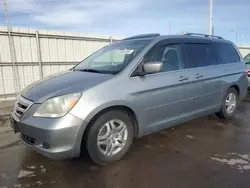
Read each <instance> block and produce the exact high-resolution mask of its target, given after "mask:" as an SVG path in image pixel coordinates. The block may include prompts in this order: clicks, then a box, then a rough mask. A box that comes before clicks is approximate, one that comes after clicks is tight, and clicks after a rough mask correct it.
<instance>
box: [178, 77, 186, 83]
mask: <svg viewBox="0 0 250 188" xmlns="http://www.w3.org/2000/svg"><path fill="white" fill-rule="evenodd" d="M185 80H188V77H184V76H180V78H179V81H180V82H182V81H185Z"/></svg>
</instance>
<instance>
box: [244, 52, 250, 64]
mask: <svg viewBox="0 0 250 188" xmlns="http://www.w3.org/2000/svg"><path fill="white" fill-rule="evenodd" d="M244 60H245V61H246V64H250V53H249V54H248V55H247V56H246V57H244Z"/></svg>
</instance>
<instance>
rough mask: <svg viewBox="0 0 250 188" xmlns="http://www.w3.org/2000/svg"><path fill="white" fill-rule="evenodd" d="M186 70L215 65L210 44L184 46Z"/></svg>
mask: <svg viewBox="0 0 250 188" xmlns="http://www.w3.org/2000/svg"><path fill="white" fill-rule="evenodd" d="M183 49H184V52H185V59H186V63H187V68H194V67H204V66H210V65H215V64H216V60H215V54H214V49H213V46H212V44H207V43H204V44H203V43H200V44H198V43H197V44H184V45H183Z"/></svg>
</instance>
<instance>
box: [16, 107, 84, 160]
mask: <svg viewBox="0 0 250 188" xmlns="http://www.w3.org/2000/svg"><path fill="white" fill-rule="evenodd" d="M28 114H29V113H28ZM11 118H12V119H13V120H14V121H13V123H12V125H13V124H15V129H17V130H18V132H19V131H20V138H21V140H22V141H23V143H24V144H25V145H27V146H29V147H30V148H32V149H33V150H35V151H37V152H38V153H40V154H42V155H44V156H46V157H49V158H52V159H67V158H73V157H78V156H79V155H80V151H81V142H82V135H83V132H84V130H85V128H86V126H87V123H86V122H85V121H83V120H82V119H79V118H77V117H75V116H74V115H72V114H70V113H69V114H67V115H65V116H64V117H61V118H38V117H33V115H31V116H28V115H27V114H25V116H23V117H22V118H21V119H19V118H18V117H17V116H16V114H15V112H12V114H11ZM13 128H14V127H13Z"/></svg>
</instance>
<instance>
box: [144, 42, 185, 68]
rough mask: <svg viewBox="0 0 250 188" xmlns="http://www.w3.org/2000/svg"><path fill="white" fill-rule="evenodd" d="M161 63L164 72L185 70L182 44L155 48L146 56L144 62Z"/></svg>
mask: <svg viewBox="0 0 250 188" xmlns="http://www.w3.org/2000/svg"><path fill="white" fill-rule="evenodd" d="M152 61H161V62H162V63H163V67H162V72H166V71H174V70H180V69H182V68H184V65H183V61H182V54H181V47H180V44H173V45H164V46H155V47H154V48H153V49H152V50H150V51H149V52H148V53H147V55H146V56H145V58H144V60H143V62H144V63H146V62H152Z"/></svg>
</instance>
